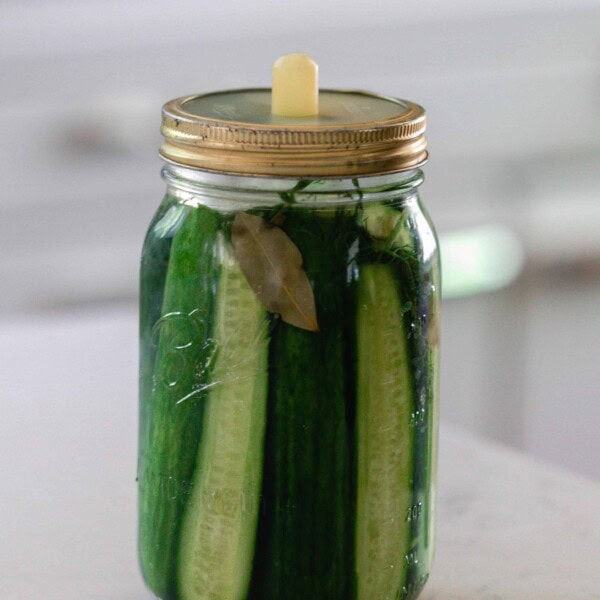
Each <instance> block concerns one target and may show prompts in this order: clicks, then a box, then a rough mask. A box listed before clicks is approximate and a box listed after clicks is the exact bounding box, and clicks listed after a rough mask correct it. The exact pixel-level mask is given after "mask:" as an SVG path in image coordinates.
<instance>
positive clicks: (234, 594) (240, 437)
mask: <svg viewBox="0 0 600 600" xmlns="http://www.w3.org/2000/svg"><path fill="white" fill-rule="evenodd" d="M222 254H223V255H224V259H223V267H222V270H221V275H220V279H219V290H218V295H217V306H216V309H215V317H214V319H215V322H214V330H213V338H214V340H215V346H216V348H217V355H216V360H215V364H214V369H213V374H212V380H211V383H210V388H209V392H208V396H207V399H206V408H205V413H204V420H203V427H202V435H201V441H200V445H199V449H198V457H197V460H196V470H195V474H194V481H193V488H192V494H191V499H190V501H189V503H188V505H187V507H186V511H185V516H184V519H183V526H182V533H181V541H180V548H179V563H178V591H179V594H180V596H179V597H180V598H182V599H183V600H212V599H216V598H219V599H221V598H222V599H223V600H243V598H245V597H246V594H247V592H248V582H249V579H250V575H251V571H252V559H253V555H254V542H255V534H256V524H257V520H258V509H259V495H260V489H261V481H262V461H263V438H264V429H265V412H266V400H267V357H268V339H267V329H268V319H267V313H266V312H265V310H264V309H263V308H262V306H261V305H260V303H259V301H258V299H257V297H256V295H255V294H254V292H253V291H252V289H251V288H250V286H249V285H248V283H247V282H246V280H245V278H244V276H243V274H242V272H241V270H240V268H239V266H238V265H237V263H236V262H235V259H234V258H233V256H231V254H230V251H228V250H227V249H226V248H225V246H224V245H223V248H222Z"/></svg>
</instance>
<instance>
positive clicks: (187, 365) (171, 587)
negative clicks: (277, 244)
mask: <svg viewBox="0 0 600 600" xmlns="http://www.w3.org/2000/svg"><path fill="white" fill-rule="evenodd" d="M218 225H219V219H218V217H217V215H216V213H214V212H213V211H211V210H209V209H207V208H204V207H197V208H195V209H193V210H191V211H190V212H189V214H188V216H187V218H186V220H185V221H184V222H183V224H182V225H181V226H180V228H179V230H178V231H177V233H176V234H175V237H174V239H173V242H172V246H171V253H170V258H169V266H168V271H167V277H166V283H165V291H164V298H163V306H162V311H161V312H162V316H161V318H160V319H159V320H158V321H157V323H156V324H155V326H154V330H155V335H158V347H157V350H156V359H155V360H156V363H155V370H154V378H153V379H154V381H153V387H152V391H151V393H150V394H149V395H148V396H147V397H146V399H145V401H144V403H143V404H144V406H143V409H142V422H143V423H146V424H142V426H141V431H142V432H145V439H142V440H140V446H141V448H142V455H141V464H140V473H139V513H140V521H139V557H140V563H141V568H142V572H143V574H144V578H145V580H146V583H147V585H148V587H149V588H150V589H151V590H152V591H153V592H154V593H155V594H156V595H157V596H159V597H160V598H163V599H164V600H170V599H173V600H176V599H177V598H178V594H177V585H176V560H177V544H178V537H179V530H180V524H181V517H182V514H183V510H184V507H185V504H186V500H187V498H188V496H189V492H190V486H191V479H192V474H193V470H194V463H195V460H196V451H197V447H198V441H199V435H200V431H201V422H202V409H203V396H204V394H203V393H194V392H195V391H196V390H198V389H200V388H201V386H202V385H203V384H205V383H206V381H207V377H208V371H209V369H208V368H207V367H208V365H209V364H210V360H211V358H212V356H213V354H214V353H213V348H212V345H211V343H210V338H209V337H208V336H209V333H208V332H207V324H208V323H210V322H211V319H212V312H213V296H214V294H213V288H214V287H215V286H216V285H217V279H218V274H219V269H218V265H217V264H216V261H217V253H216V252H215V243H216V240H217V231H218ZM186 397H187V399H185V400H183V401H182V399H183V398H186Z"/></svg>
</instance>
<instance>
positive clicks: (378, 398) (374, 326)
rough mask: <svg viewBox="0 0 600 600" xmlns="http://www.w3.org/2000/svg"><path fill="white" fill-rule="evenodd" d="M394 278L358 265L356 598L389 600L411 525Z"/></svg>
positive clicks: (405, 353)
mask: <svg viewBox="0 0 600 600" xmlns="http://www.w3.org/2000/svg"><path fill="white" fill-rule="evenodd" d="M396 281H397V277H396V275H395V273H394V270H393V267H392V266H391V265H386V264H364V265H361V267H360V273H359V282H358V312H357V327H356V330H357V347H358V360H357V363H358V365H357V379H358V385H357V419H356V431H357V453H358V455H357V479H358V481H357V489H358V494H357V511H356V512H357V516H356V567H355V568H356V573H357V580H358V583H357V599H358V600H374V599H377V600H380V599H381V600H387V599H391V600H395V598H396V597H397V595H398V594H399V591H400V590H401V589H402V587H403V586H404V585H405V583H406V577H407V562H408V561H407V556H408V555H409V551H410V547H411V541H412V540H411V538H412V536H411V527H410V523H407V522H406V520H405V513H406V508H407V507H408V506H410V504H411V499H412V493H413V492H412V478H413V468H414V464H413V463H414V455H413V449H414V448H413V447H414V439H413V433H412V426H411V414H412V410H413V403H414V400H413V381H412V376H411V366H410V360H411V357H410V352H409V349H408V346H407V341H406V330H405V327H404V318H403V315H402V307H401V304H400V300H399V295H398V288H397V283H396Z"/></svg>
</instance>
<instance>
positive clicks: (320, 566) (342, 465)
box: [249, 210, 355, 600]
mask: <svg viewBox="0 0 600 600" xmlns="http://www.w3.org/2000/svg"><path fill="white" fill-rule="evenodd" d="M282 228H283V229H284V231H285V232H286V233H287V235H288V236H289V237H290V238H291V240H292V241H293V242H294V243H295V244H296V245H297V247H298V249H299V250H300V252H301V254H302V258H303V262H304V269H305V271H306V273H307V275H308V278H309V280H310V282H311V284H312V288H313V291H314V296H315V302H316V308H317V317H318V325H319V331H317V332H311V331H304V330H302V329H299V328H297V327H294V326H292V325H289V324H287V323H284V322H279V323H277V325H276V326H275V327H274V330H273V333H272V340H271V347H270V352H269V361H270V368H269V378H270V379H269V400H268V417H267V432H266V441H265V473H264V486H263V505H262V508H261V515H260V520H259V533H258V538H257V549H256V557H255V564H254V573H253V586H252V590H251V594H250V596H249V598H253V599H261V600H262V599H273V600H277V599H282V598H285V599H286V600H295V599H297V600H307V599H308V598H311V599H313V600H317V599H325V598H326V599H328V600H336V599H339V600H348V599H349V598H352V597H353V596H354V591H353V576H352V573H353V569H354V565H353V534H352V527H351V524H352V522H353V520H354V492H353V470H352V450H351V445H352V424H353V421H354V400H353V398H354V391H353V388H354V383H353V381H352V379H351V377H349V373H348V371H347V369H346V364H347V349H348V347H349V346H350V344H349V339H348V337H347V332H346V324H347V323H348V322H349V319H350V321H351V320H352V307H351V306H350V305H349V303H348V302H347V300H348V292H347V290H348V281H347V270H348V260H349V258H348V257H349V245H350V241H351V233H352V232H353V231H354V230H355V221H354V217H353V216H352V215H351V216H344V215H338V216H335V215H332V214H331V213H330V214H328V215H321V214H319V212H318V211H314V212H313V211H311V212H308V211H303V210H290V211H288V213H287V215H286V217H285V221H284V223H283V225H282Z"/></svg>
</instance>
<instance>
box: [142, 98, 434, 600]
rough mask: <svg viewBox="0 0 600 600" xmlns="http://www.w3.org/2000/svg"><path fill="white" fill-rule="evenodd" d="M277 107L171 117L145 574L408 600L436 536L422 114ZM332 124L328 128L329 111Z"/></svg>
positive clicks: (215, 104) (156, 250)
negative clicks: (274, 111) (284, 111)
mask: <svg viewBox="0 0 600 600" xmlns="http://www.w3.org/2000/svg"><path fill="white" fill-rule="evenodd" d="M268 102H269V90H243V91H233V92H221V93H216V94H209V95H204V96H194V97H189V98H181V99H177V100H175V101H172V102H170V103H168V104H167V105H165V107H164V108H163V128H162V132H163V135H164V137H165V142H164V144H163V146H162V149H161V154H162V156H163V158H164V159H165V161H166V164H165V166H164V167H163V171H162V175H163V179H164V180H165V182H166V187H167V190H166V195H165V197H164V199H163V201H162V203H161V205H160V207H159V208H158V211H157V213H156V215H155V217H154V219H153V220H152V222H151V224H150V227H149V230H148V233H147V236H146V239H145V243H144V248H143V255H142V265H141V288H140V302H141V305H140V311H141V313H140V355H141V358H140V437H139V441H140V443H139V468H138V482H139V556H140V563H141V568H142V572H143V575H144V578H145V581H146V584H147V585H148V587H149V588H150V590H152V592H153V593H154V594H155V595H156V596H158V597H159V598H163V599H185V600H196V599H212V600H237V599H246V598H248V599H257V600H258V599H281V600H284V599H285V600H294V599H298V600H308V599H310V600H320V599H323V600H335V599H339V600H353V599H356V600H379V599H381V600H383V599H393V600H397V599H404V600H408V599H412V598H416V597H417V596H418V594H419V592H420V591H421V589H422V588H423V586H424V584H425V582H426V580H427V577H428V573H429V569H430V564H431V560H432V552H433V536H434V497H435V465H436V439H437V419H438V402H437V387H438V386H437V381H438V352H439V300H440V270H439V255H438V247H437V242H436V236H435V232H434V229H433V226H432V224H431V221H430V219H429V217H428V216H427V213H426V212H425V209H424V208H423V206H422V204H421V201H420V198H419V193H418V188H419V185H420V183H421V182H422V181H423V173H422V171H421V168H420V167H421V166H422V164H423V163H424V162H425V159H426V156H427V154H426V151H425V141H424V137H423V132H424V128H425V114H424V111H423V109H422V108H421V107H419V106H418V105H415V104H413V103H411V102H407V101H403V100H395V99H390V98H385V97H380V96H376V95H372V94H367V93H359V92H338V91H329V92H321V104H322V105H324V106H325V108H326V109H327V111H326V116H321V115H319V116H318V117H311V118H304V119H302V118H300V119H295V120H294V119H290V118H277V117H273V116H272V115H271V114H270V113H269V112H268ZM325 108H324V109H323V110H325Z"/></svg>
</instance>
